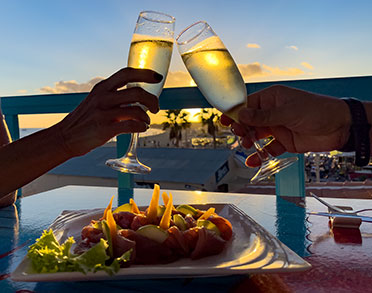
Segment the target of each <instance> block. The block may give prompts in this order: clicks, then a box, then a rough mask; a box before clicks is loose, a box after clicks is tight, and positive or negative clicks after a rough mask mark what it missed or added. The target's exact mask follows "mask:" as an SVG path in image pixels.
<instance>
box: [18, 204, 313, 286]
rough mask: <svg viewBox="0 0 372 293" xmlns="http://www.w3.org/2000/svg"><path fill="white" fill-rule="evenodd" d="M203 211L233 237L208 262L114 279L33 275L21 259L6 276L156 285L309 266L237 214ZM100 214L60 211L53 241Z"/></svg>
mask: <svg viewBox="0 0 372 293" xmlns="http://www.w3.org/2000/svg"><path fill="white" fill-rule="evenodd" d="M193 206H194V207H196V208H198V209H201V210H207V209H208V208H209V207H214V208H216V213H218V214H219V215H220V216H222V217H224V218H226V219H228V220H229V221H230V222H231V224H232V227H233V237H232V239H231V240H230V241H229V242H228V243H227V245H226V248H225V250H224V251H223V252H222V253H220V254H218V255H214V256H209V257H205V258H202V259H198V260H191V259H185V258H184V259H180V260H178V261H175V262H172V263H169V264H159V265H131V266H130V267H128V268H122V269H120V270H119V272H118V273H116V274H115V275H114V276H109V275H108V274H107V273H105V272H104V271H99V272H96V273H88V274H86V275H84V274H83V273H81V272H66V273H48V274H38V273H33V272H32V269H31V263H30V261H29V259H28V258H27V257H25V258H24V260H23V261H22V262H21V263H20V265H19V266H18V267H17V269H16V270H15V271H14V272H13V273H12V274H11V278H12V280H14V281H22V282H55V281H58V282H59V281H91V280H95V281H97V280H120V279H159V278H184V277H210V276H227V275H238V274H239V275H240V274H249V273H269V272H295V271H304V270H307V269H309V268H310V267H311V266H310V264H309V263H307V262H306V261H305V260H303V259H302V258H301V257H299V256H298V255H297V254H296V253H294V252H293V251H292V250H290V249H289V248H288V247H287V246H285V245H284V244H283V243H281V242H280V241H279V240H278V239H277V238H275V237H274V236H272V235H271V234H270V233H268V232H267V231H266V230H265V229H264V228H263V227H261V226H260V225H259V224H257V223H256V222H255V221H254V220H253V219H251V218H250V217H249V216H248V215H246V214H245V213H244V212H243V211H241V210H240V209H238V208H237V207H236V206H234V205H231V204H205V205H193ZM102 213H103V209H94V210H79V211H64V212H62V214H61V215H60V216H59V217H58V218H57V219H56V220H55V221H54V222H53V224H52V225H51V228H52V229H53V231H54V233H55V235H56V237H57V239H58V240H59V241H60V242H64V241H65V239H66V238H67V237H70V236H73V237H74V239H75V240H76V241H78V240H79V239H80V233H81V229H82V228H83V227H84V226H86V225H88V224H89V223H90V221H91V220H92V219H99V218H100V217H101V216H102Z"/></svg>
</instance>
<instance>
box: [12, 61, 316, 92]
mask: <svg viewBox="0 0 372 293" xmlns="http://www.w3.org/2000/svg"><path fill="white" fill-rule="evenodd" d="M301 65H302V66H304V67H306V68H308V69H312V66H311V65H310V64H308V63H306V62H302V63H301ZM238 68H239V70H240V73H241V74H242V76H243V79H244V80H245V81H262V80H276V79H278V80H279V79H283V77H293V76H299V75H309V74H310V73H305V72H304V71H303V70H302V69H300V68H295V67H290V68H279V67H271V66H268V65H266V64H260V63H259V62H254V63H250V64H238ZM103 79H104V78H103V77H94V78H92V79H91V80H89V81H88V82H86V83H78V82H77V81H75V80H70V81H59V82H56V83H55V84H54V86H53V87H50V86H45V87H43V88H41V89H40V91H41V92H42V93H49V94H60V93H76V92H89V91H91V90H92V88H93V86H94V85H95V84H96V83H98V82H100V81H101V80H103ZM187 86H196V84H195V82H194V80H193V79H192V78H191V75H190V74H189V73H188V72H187V71H170V72H169V73H168V76H167V79H166V80H165V86H164V87H168V88H169V87H187ZM19 92H20V93H21V91H19Z"/></svg>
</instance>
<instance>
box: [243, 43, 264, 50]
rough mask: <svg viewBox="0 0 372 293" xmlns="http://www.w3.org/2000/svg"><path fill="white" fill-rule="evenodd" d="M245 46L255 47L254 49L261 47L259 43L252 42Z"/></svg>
mask: <svg viewBox="0 0 372 293" xmlns="http://www.w3.org/2000/svg"><path fill="white" fill-rule="evenodd" d="M246 47H247V48H256V49H258V48H261V46H260V45H259V44H254V43H253V44H247V45H246Z"/></svg>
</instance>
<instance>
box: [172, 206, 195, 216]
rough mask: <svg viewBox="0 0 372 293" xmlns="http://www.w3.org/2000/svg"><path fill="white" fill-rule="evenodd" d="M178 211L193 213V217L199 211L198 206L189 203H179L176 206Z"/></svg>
mask: <svg viewBox="0 0 372 293" xmlns="http://www.w3.org/2000/svg"><path fill="white" fill-rule="evenodd" d="M176 210H177V211H179V212H181V213H183V214H185V215H187V214H190V215H192V216H193V217H196V216H197V215H198V214H199V212H198V210H197V209H196V208H194V207H192V206H189V205H187V204H181V205H179V206H178V207H177V208H176Z"/></svg>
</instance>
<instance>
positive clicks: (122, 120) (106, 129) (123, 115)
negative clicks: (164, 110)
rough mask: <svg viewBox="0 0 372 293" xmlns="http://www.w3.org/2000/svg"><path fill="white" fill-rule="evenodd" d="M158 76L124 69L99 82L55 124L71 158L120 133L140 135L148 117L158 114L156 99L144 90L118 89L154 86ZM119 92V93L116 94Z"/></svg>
mask: <svg viewBox="0 0 372 293" xmlns="http://www.w3.org/2000/svg"><path fill="white" fill-rule="evenodd" d="M162 78H163V77H162V76H161V75H160V74H158V73H156V72H154V71H152V70H148V69H134V68H129V67H128V68H124V69H121V70H119V71H118V72H116V73H115V74H113V75H112V76H110V77H109V78H107V79H105V80H103V81H101V82H99V83H98V84H96V85H95V86H94V88H93V90H92V91H91V92H90V93H89V95H88V96H87V97H86V98H85V99H84V100H83V101H82V102H81V103H80V105H79V106H78V107H77V108H76V109H75V110H74V111H73V112H71V113H70V114H69V115H67V116H66V117H65V119H63V120H62V121H61V122H60V123H58V124H57V126H58V129H59V130H60V133H61V135H62V137H63V140H64V143H65V148H66V150H67V152H68V153H69V154H70V155H71V156H79V155H84V154H85V153H87V152H89V151H90V150H92V149H94V148H96V147H98V146H101V145H103V144H104V143H105V142H107V141H108V140H109V139H110V138H112V137H114V136H116V135H118V134H121V133H132V132H143V131H146V129H147V128H148V124H149V123H150V118H149V116H148V115H147V114H146V112H145V111H144V110H143V109H142V108H141V107H140V106H136V105H133V104H134V103H137V102H138V103H140V104H141V105H144V106H145V107H147V109H149V111H150V112H152V113H157V112H158V111H159V104H158V98H157V97H156V96H154V95H152V94H150V93H148V92H146V91H145V90H144V89H142V88H139V87H132V88H128V89H120V88H122V87H123V86H125V85H126V84H127V83H129V82H148V83H158V82H160V81H161V80H162ZM118 89H120V90H118Z"/></svg>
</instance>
